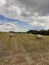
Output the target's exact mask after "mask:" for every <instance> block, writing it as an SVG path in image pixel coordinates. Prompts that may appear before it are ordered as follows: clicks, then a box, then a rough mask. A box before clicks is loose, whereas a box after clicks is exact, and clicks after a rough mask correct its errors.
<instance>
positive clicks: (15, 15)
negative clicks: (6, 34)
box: [0, 0, 49, 31]
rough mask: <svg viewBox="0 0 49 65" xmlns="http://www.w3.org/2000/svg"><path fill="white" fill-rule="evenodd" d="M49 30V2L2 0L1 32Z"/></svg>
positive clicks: (44, 0) (38, 0)
mask: <svg viewBox="0 0 49 65" xmlns="http://www.w3.org/2000/svg"><path fill="white" fill-rule="evenodd" d="M30 29H35V30H36V29H37V30H40V29H49V0H0V31H10V30H14V31H27V30H30Z"/></svg>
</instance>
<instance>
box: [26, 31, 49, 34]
mask: <svg viewBox="0 0 49 65" xmlns="http://www.w3.org/2000/svg"><path fill="white" fill-rule="evenodd" d="M27 33H32V34H41V35H49V30H39V31H38V30H29V31H27Z"/></svg>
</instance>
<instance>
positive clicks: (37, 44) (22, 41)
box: [0, 33, 49, 65]
mask: <svg viewBox="0 0 49 65" xmlns="http://www.w3.org/2000/svg"><path fill="white" fill-rule="evenodd" d="M11 34H12V35H13V36H12V37H11V36H10V35H11ZM0 65H49V36H43V37H42V39H36V37H35V35H33V34H15V33H0Z"/></svg>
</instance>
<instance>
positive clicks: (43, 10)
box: [19, 0, 49, 15]
mask: <svg viewBox="0 0 49 65" xmlns="http://www.w3.org/2000/svg"><path fill="white" fill-rule="evenodd" d="M19 1H20V2H21V3H22V5H25V6H26V8H28V7H29V8H32V11H34V12H39V13H40V15H42V14H43V15H46V14H47V13H49V0H19Z"/></svg>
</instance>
